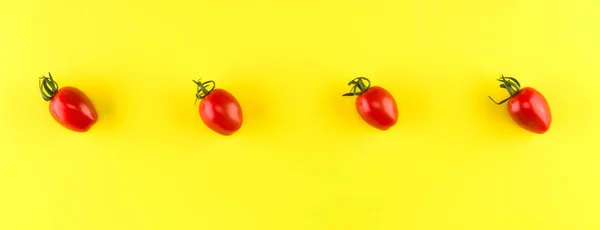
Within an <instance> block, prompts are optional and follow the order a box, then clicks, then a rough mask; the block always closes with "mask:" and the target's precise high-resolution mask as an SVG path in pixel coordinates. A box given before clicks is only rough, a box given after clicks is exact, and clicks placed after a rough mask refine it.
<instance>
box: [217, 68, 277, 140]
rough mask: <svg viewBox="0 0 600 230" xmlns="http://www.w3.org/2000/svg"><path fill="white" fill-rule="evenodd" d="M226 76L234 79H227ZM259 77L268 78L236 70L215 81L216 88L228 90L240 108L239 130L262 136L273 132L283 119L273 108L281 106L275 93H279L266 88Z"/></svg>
mask: <svg viewBox="0 0 600 230" xmlns="http://www.w3.org/2000/svg"><path fill="white" fill-rule="evenodd" d="M234 74H235V76H234ZM228 76H231V78H230V79H235V80H231V81H228V78H229V77H228ZM240 77H241V78H240ZM261 79H270V78H268V77H266V76H261V75H259V74H252V73H250V74H249V73H244V72H237V73H230V74H227V75H226V76H223V77H219V79H218V81H219V82H221V83H220V84H219V83H217V84H219V85H217V88H221V89H225V90H227V91H228V92H230V93H231V94H232V95H233V96H234V97H235V98H236V99H237V100H238V102H239V103H240V106H241V108H242V112H243V116H244V118H243V119H244V120H243V125H242V128H240V131H239V132H244V133H245V132H251V133H252V134H253V135H258V136H263V135H268V134H270V133H275V132H277V129H280V128H281V127H282V126H283V124H282V121H283V120H284V119H282V118H281V117H280V116H277V113H278V111H276V110H275V108H282V106H281V105H280V102H281V101H282V99H280V98H278V97H277V96H276V95H279V94H278V93H277V92H275V90H278V89H277V88H268V86H266V85H265V84H263V83H261V81H260V80H261ZM270 85H272V84H270ZM242 129H244V130H242Z"/></svg>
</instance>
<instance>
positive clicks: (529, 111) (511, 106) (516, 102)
mask: <svg viewBox="0 0 600 230" xmlns="http://www.w3.org/2000/svg"><path fill="white" fill-rule="evenodd" d="M507 108H508V113H509V114H510V116H511V117H512V119H513V120H514V121H515V122H516V123H517V124H518V125H519V126H521V127H522V128H524V129H526V130H528V131H531V132H534V133H538V134H543V133H545V132H546V131H548V129H549V128H550V124H551V123H552V114H551V112H550V106H549V105H548V102H547V101H546V98H544V96H543V95H542V94H541V93H540V92H538V91H537V90H535V89H534V88H531V87H525V88H522V89H521V90H520V91H519V92H518V93H517V94H516V95H514V96H513V97H512V98H510V100H508V104H507Z"/></svg>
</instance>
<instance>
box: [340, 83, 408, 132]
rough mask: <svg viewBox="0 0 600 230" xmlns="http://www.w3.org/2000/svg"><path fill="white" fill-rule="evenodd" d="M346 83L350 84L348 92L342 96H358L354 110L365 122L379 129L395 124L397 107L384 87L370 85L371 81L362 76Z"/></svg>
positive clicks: (385, 128) (386, 128)
mask: <svg viewBox="0 0 600 230" xmlns="http://www.w3.org/2000/svg"><path fill="white" fill-rule="evenodd" d="M365 82H366V84H365ZM348 85H352V89H351V91H350V93H346V94H344V95H342V96H358V97H357V98H356V110H357V111H358V114H359V115H360V117H361V118H362V119H363V120H364V121H365V122H367V123H368V124H369V125H371V126H373V127H375V128H377V129H380V130H388V129H389V128H391V127H392V126H394V125H395V124H396V122H397V121H398V107H397V105H396V100H395V99H394V97H393V96H392V95H391V94H390V93H389V92H388V91H387V90H386V89H384V88H382V87H380V86H373V87H371V81H370V80H369V79H367V78H364V77H358V78H355V79H353V80H352V81H350V83H348Z"/></svg>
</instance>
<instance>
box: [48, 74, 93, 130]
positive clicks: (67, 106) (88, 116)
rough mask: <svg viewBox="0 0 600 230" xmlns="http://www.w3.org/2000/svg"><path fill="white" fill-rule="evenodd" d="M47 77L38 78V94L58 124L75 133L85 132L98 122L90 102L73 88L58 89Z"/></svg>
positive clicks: (52, 80) (54, 82)
mask: <svg viewBox="0 0 600 230" xmlns="http://www.w3.org/2000/svg"><path fill="white" fill-rule="evenodd" d="M48 76H49V77H46V76H42V77H41V78H40V83H39V85H40V92H41V94H42V98H43V99H44V100H45V101H49V102H50V105H49V107H50V114H51V115H52V117H53V118H54V120H56V121H57V122H58V123H60V124H61V125H62V126H64V127H65V128H67V129H70V130H73V131H76V132H86V131H88V130H89V129H90V128H91V127H92V126H93V125H94V124H95V123H96V121H98V113H97V112H96V108H95V107H94V105H93V104H92V101H90V99H89V98H88V97H87V96H86V95H85V94H84V93H83V92H82V91H81V90H79V89H77V88H74V87H63V88H59V87H58V84H57V83H56V81H54V79H52V74H50V73H48Z"/></svg>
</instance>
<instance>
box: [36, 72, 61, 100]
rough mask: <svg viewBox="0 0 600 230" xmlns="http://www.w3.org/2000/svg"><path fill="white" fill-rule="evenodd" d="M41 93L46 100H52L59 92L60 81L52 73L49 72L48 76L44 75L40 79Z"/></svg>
mask: <svg viewBox="0 0 600 230" xmlns="http://www.w3.org/2000/svg"><path fill="white" fill-rule="evenodd" d="M39 86H40V93H41V94H42V99H44V101H50V100H52V98H54V95H56V92H58V83H56V81H54V79H52V74H50V72H48V77H46V76H44V75H42V77H40V79H39Z"/></svg>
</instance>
